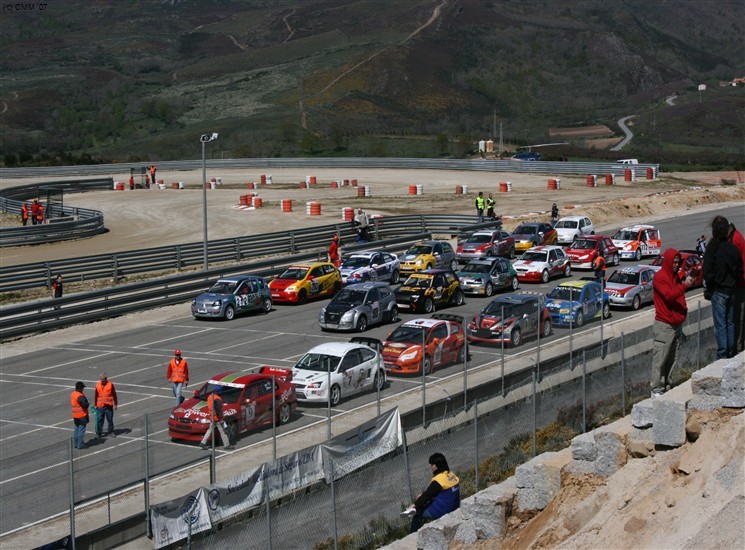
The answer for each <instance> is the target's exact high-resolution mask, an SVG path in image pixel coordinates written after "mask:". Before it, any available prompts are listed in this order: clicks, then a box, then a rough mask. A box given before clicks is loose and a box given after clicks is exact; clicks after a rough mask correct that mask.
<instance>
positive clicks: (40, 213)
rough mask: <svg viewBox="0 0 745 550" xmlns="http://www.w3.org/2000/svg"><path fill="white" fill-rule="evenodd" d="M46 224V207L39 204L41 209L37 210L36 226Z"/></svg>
mask: <svg viewBox="0 0 745 550" xmlns="http://www.w3.org/2000/svg"><path fill="white" fill-rule="evenodd" d="M43 223H44V205H43V204H41V203H39V207H38V208H37V209H36V225H41V224H43Z"/></svg>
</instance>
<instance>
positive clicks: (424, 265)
mask: <svg viewBox="0 0 745 550" xmlns="http://www.w3.org/2000/svg"><path fill="white" fill-rule="evenodd" d="M399 259H400V260H401V266H400V270H401V273H407V274H408V273H414V272H416V271H425V270H427V269H432V268H450V269H452V270H453V271H455V270H456V269H457V268H458V261H457V260H456V259H455V251H454V250H453V247H452V246H450V243H449V242H446V241H422V242H420V243H417V244H414V245H412V246H411V247H410V248H409V249H408V250H407V251H406V252H404V253H403V255H402V256H401V257H400V258H399Z"/></svg>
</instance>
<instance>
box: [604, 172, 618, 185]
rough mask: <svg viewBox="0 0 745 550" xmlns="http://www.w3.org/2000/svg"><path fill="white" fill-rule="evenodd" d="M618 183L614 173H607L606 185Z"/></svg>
mask: <svg viewBox="0 0 745 550" xmlns="http://www.w3.org/2000/svg"><path fill="white" fill-rule="evenodd" d="M614 183H616V176H615V175H614V174H605V185H613V184H614Z"/></svg>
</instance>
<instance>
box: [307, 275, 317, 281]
mask: <svg viewBox="0 0 745 550" xmlns="http://www.w3.org/2000/svg"><path fill="white" fill-rule="evenodd" d="M315 278H316V276H315V275H308V280H309V281H312V280H313V279H315Z"/></svg>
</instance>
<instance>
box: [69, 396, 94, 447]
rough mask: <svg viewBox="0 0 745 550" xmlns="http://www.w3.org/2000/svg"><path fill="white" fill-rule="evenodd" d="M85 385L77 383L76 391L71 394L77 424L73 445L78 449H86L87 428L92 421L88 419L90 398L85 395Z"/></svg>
mask: <svg viewBox="0 0 745 550" xmlns="http://www.w3.org/2000/svg"><path fill="white" fill-rule="evenodd" d="M84 388H85V384H83V383H82V382H76V383H75V391H74V392H72V393H71V394H70V406H71V407H72V421H73V423H74V424H75V431H74V432H73V444H74V446H75V448H76V449H85V427H86V426H87V425H88V421H89V420H90V419H89V417H88V407H89V406H90V403H88V398H87V397H86V396H85V394H84V393H83V389H84Z"/></svg>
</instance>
